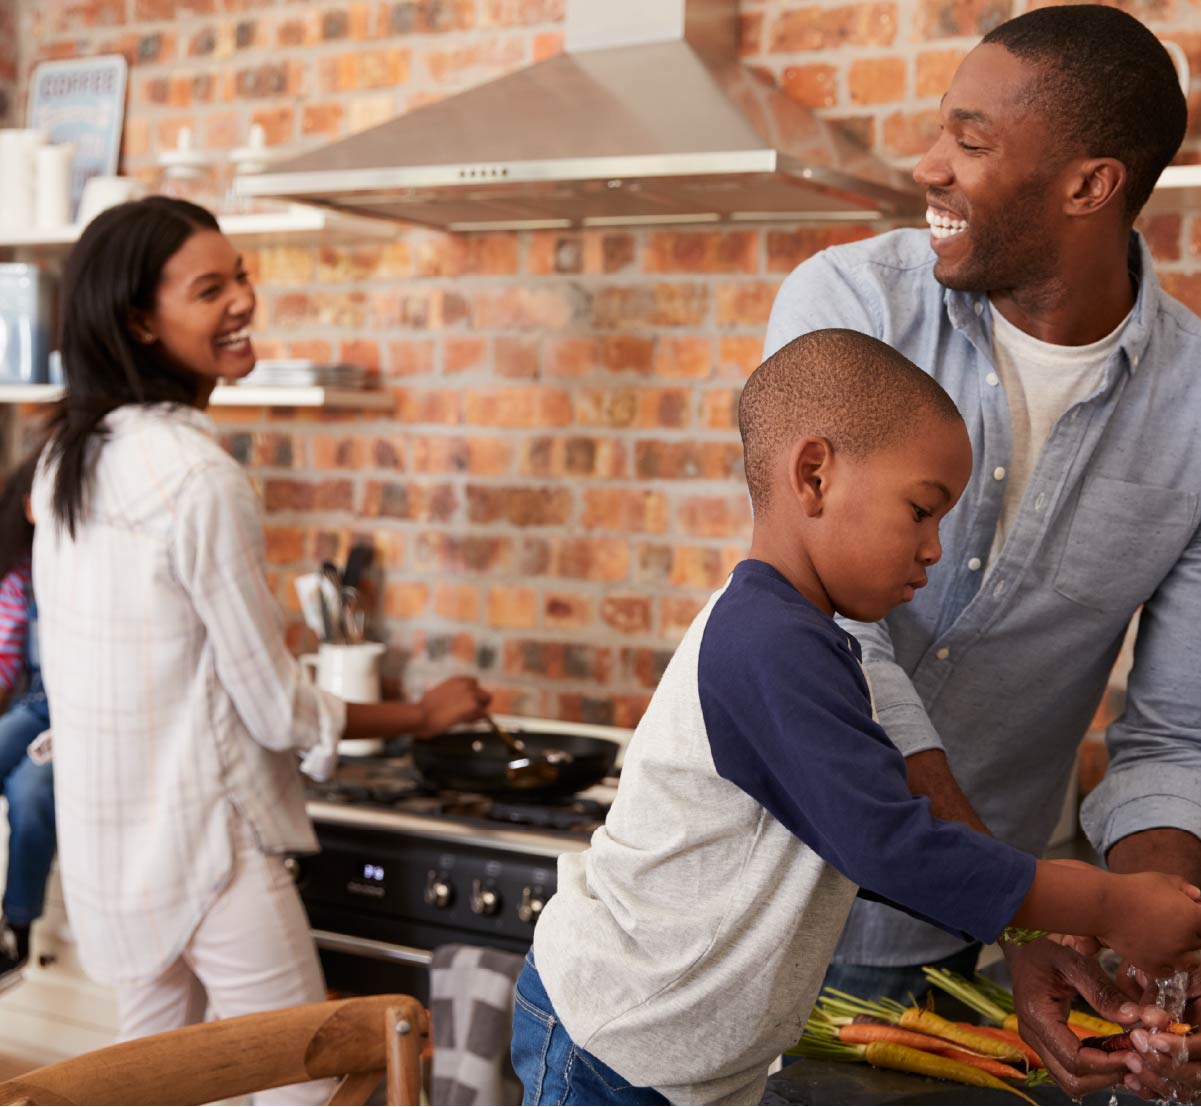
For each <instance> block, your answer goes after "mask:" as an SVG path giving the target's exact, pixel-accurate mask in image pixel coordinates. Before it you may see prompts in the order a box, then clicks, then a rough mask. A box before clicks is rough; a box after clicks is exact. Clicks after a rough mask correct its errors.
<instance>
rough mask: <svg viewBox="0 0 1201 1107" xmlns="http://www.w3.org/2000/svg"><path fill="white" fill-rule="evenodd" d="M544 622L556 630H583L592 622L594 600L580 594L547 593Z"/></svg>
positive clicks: (543, 612) (543, 607) (543, 605)
mask: <svg viewBox="0 0 1201 1107" xmlns="http://www.w3.org/2000/svg"><path fill="white" fill-rule="evenodd" d="M542 621H543V623H544V624H545V625H546V626H548V627H553V628H554V629H556V630H567V629H573V630H581V629H583V628H585V627H587V626H588V625H589V624H591V622H592V600H591V599H589V598H588V597H587V596H584V595H581V594H580V593H578V592H547V593H546V595H545V596H544V597H543V600H542Z"/></svg>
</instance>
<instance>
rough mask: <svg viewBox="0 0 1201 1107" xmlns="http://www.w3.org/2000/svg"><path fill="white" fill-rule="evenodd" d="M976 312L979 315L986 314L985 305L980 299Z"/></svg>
mask: <svg viewBox="0 0 1201 1107" xmlns="http://www.w3.org/2000/svg"><path fill="white" fill-rule="evenodd" d="M976 314H977V315H983V314H984V305H983V304H982V303H981V302H980V301H979V300H977V301H976Z"/></svg>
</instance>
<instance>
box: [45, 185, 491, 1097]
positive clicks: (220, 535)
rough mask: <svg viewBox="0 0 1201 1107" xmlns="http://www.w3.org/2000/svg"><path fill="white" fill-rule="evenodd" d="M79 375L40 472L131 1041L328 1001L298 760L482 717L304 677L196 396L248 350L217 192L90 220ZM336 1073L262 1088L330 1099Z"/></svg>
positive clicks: (74, 793)
mask: <svg viewBox="0 0 1201 1107" xmlns="http://www.w3.org/2000/svg"><path fill="white" fill-rule="evenodd" d="M62 302H63V305H64V316H63V336H62V353H63V362H64V365H65V368H66V372H67V379H68V382H69V384H68V391H67V396H66V399H65V401H64V405H63V407H62V409H61V411H60V413H59V415H58V417H57V419H56V422H55V423H54V425H53V426H52V428H51V438H50V441H49V445H48V447H47V449H46V452H45V456H44V460H43V462H42V464H41V466H40V468H39V472H38V475H37V478H36V480H35V484H34V494H33V510H34V515H35V517H36V518H37V519H38V520H39V526H38V528H37V531H36V536H35V541H34V578H35V580H36V581H37V587H38V600H39V605H40V614H41V630H42V655H43V657H42V663H43V672H44V677H45V682H46V687H47V690H48V691H49V694H50V696H51V699H52V701H53V702H54V704H55V718H54V722H55V749H54V761H55V783H56V789H57V793H58V825H59V849H60V864H61V868H62V875H63V887H64V892H65V895H66V901H67V908H68V911H69V914H70V918H71V923H72V928H73V930H74V931H75V934H76V936H77V938H78V941H79V949H80V953H81V956H82V958H83V962H84V964H85V966H86V967H87V969H88V971H89V972H90V973H91V974H92V975H93V976H94V977H96V978H97V979H99V980H101V981H106V982H111V983H112V984H113V985H114V986H115V988H116V992H117V1003H118V1015H119V1021H120V1031H121V1036H122V1037H123V1038H132V1037H139V1036H142V1035H145V1034H151V1033H156V1032H158V1031H162V1030H167V1029H170V1028H173V1027H177V1026H182V1025H185V1024H188V1023H191V1022H194V1021H197V1020H199V1019H201V1018H202V1017H203V1015H204V1011H205V1006H206V1003H207V1004H208V1005H210V1006H211V1007H212V1009H213V1011H214V1012H215V1013H216V1014H217V1015H218V1016H221V1017H227V1016H231V1015H238V1014H245V1013H249V1012H253V1011H262V1010H268V1009H271V1008H276V1007H286V1006H291V1005H294V1004H299V1003H310V1002H315V1001H319V1000H321V999H323V998H324V989H323V984H322V979H321V971H320V966H319V963H318V960H317V956H316V952H315V950H314V948H313V943H312V940H311V938H310V936H309V932H308V925H307V922H306V919H305V915H304V911H303V909H302V907H301V904H300V900H299V897H298V895H297V893H296V889H295V887H294V886H293V883H292V880H291V878H290V877H289V875H288V873H287V872H286V871H285V868H284V856H283V855H284V854H286V853H289V852H292V851H306V850H307V851H311V850H314V849H315V848H316V841H315V839H314V836H313V832H312V827H311V825H310V823H309V821H308V818H307V817H306V815H305V810H304V796H303V793H302V786H301V781H300V777H299V774H298V773H297V771H296V751H298V750H299V751H304V755H305V756H304V761H303V763H302V767H303V768H304V769H305V771H307V772H310V773H312V774H313V775H325V774H327V773H328V772H329V771H330V770H332V767H333V765H334V761H335V757H336V754H335V752H334V751H335V748H336V744H337V741H338V739H339V738H342V737H347V738H365V737H377V736H380V735H385V734H390V733H397V732H410V733H413V734H416V735H417V736H423V735H430V734H434V733H437V732H439V731H441V730H444V729H446V728H447V727H449V726H452V725H454V724H456V723H459V722H463V721H467V720H470V719H474V718H477V717H479V716H480V714H481V713H482V712H483V711H484V709H485V707H486V705H487V701H488V695H487V693H485V692H483V691H482V690H481V689H480V688H479V686H478V685H477V684H476V682H475V680H474V679H469V678H466V677H457V678H454V679H452V680H449V681H446V682H445V683H443V684H441V685H439V686H438V687H436V688H434V689H433V690H431V691H430V692H427V693H426V694H425V696H424V697H422V699H421V701H420V702H419V703H414V704H407V703H381V704H344V703H342V702H341V701H340V700H338V699H336V698H335V697H334V696H332V695H330V694H328V693H326V692H324V691H321V690H319V689H317V688H315V687H313V686H312V685H311V684H310V683H308V682H307V681H305V680H304V679H303V678H302V675H301V670H300V667H299V665H298V663H297V662H296V660H295V659H294V658H293V657H292V656H291V654H290V653H289V652H288V650H287V648H286V646H285V644H284V639H283V635H282V632H281V629H280V625H279V622H278V613H277V609H276V607H275V604H274V602H273V600H272V597H271V595H270V592H269V590H268V586H267V580H266V574H265V570H264V559H263V535H262V526H261V521H260V518H259V514H258V505H257V501H256V499H255V496H254V493H253V491H252V489H251V486H250V483H249V481H248V480H247V478H246V476H245V474H244V473H243V472H242V470H241V468H240V467H239V466H238V464H237V463H236V462H235V461H233V459H232V458H230V457H229V456H228V455H227V454H226V453H225V451H224V450H223V449H222V448H221V447H220V445H219V443H218V441H217V435H216V428H215V426H214V424H213V423H212V421H211V420H210V419H209V418H208V417H207V416H206V415H205V414H204V408H205V406H206V404H207V402H208V399H209V396H210V394H211V392H212V389H213V387H214V386H215V385H216V384H217V382H218V380H220V379H229V378H238V377H243V376H245V375H246V374H247V373H249V372H250V370H251V368H252V367H253V366H254V361H255V354H254V346H253V344H252V343H251V339H250V333H249V328H250V323H251V319H252V316H253V314H254V308H255V297H254V290H253V289H252V287H251V284H250V280H249V278H248V276H247V274H246V271H245V269H244V268H243V265H242V261H241V258H240V257H239V256H238V254H237V252H236V250H235V249H234V248H233V246H232V245H231V244H230V243H229V241H228V240H227V239H226V238H225V237H224V236H223V235H222V234H221V233H220V231H219V229H218V227H217V223H216V220H215V219H214V218H213V217H212V215H210V214H209V213H208V212H207V211H205V210H204V209H203V208H199V207H196V206H195V205H193V204H189V203H186V202H184V201H180V200H172V199H168V198H165V197H161V196H154V197H150V198H148V199H145V200H140V201H137V202H134V203H127V204H122V205H120V206H118V207H116V208H112V209H110V210H108V211H106V212H104V213H102V214H101V215H99V216H98V217H97V218H96V219H95V220H94V221H93V222H92V223H91V224H90V225H89V226H88V227H87V229H86V230H85V231H84V233H83V235H82V237H81V238H80V240H79V242H78V244H77V245H76V246H75V248H74V249H73V250H72V252H71V255H70V257H69V258H68V260H67V265H66V270H65V273H64V279H63V298H62ZM327 1093H328V1088H325V1087H324V1086H322V1087H315V1086H313V1085H301V1086H297V1087H294V1088H288V1089H281V1090H280V1091H279V1092H277V1093H275V1095H272V1096H268V1097H263V1098H260V1100H259V1101H260V1102H287V1103H301V1102H323V1101H324V1096H325V1095H326V1094H327Z"/></svg>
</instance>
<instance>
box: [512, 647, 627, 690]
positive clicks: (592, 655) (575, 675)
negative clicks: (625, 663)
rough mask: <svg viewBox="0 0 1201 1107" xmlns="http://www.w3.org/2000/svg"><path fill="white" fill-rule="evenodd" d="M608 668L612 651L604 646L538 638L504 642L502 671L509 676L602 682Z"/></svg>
mask: <svg viewBox="0 0 1201 1107" xmlns="http://www.w3.org/2000/svg"><path fill="white" fill-rule="evenodd" d="M612 669H613V651H612V650H611V649H609V648H608V647H605V646H590V645H585V644H583V643H576V642H543V641H538V640H534V641H512V640H511V641H508V642H506V643H505V645H504V671H505V672H506V673H508V674H509V675H511V676H517V675H522V674H528V675H530V676H537V677H541V678H543V679H547V680H594V681H598V682H603V681H606V680H608V679H609V674H610V673H611V672H612Z"/></svg>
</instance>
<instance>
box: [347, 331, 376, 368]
mask: <svg viewBox="0 0 1201 1107" xmlns="http://www.w3.org/2000/svg"><path fill="white" fill-rule="evenodd" d="M338 360H339V361H340V362H342V363H343V364H344V365H361V366H363V367H364V368H365V369H368V370H369V371H370V372H371V373H372V374H378V372H379V368H380V349H379V343H378V342H373V341H372V340H371V339H369V338H352V339H348V340H347V341H345V342H339V343H338Z"/></svg>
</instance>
